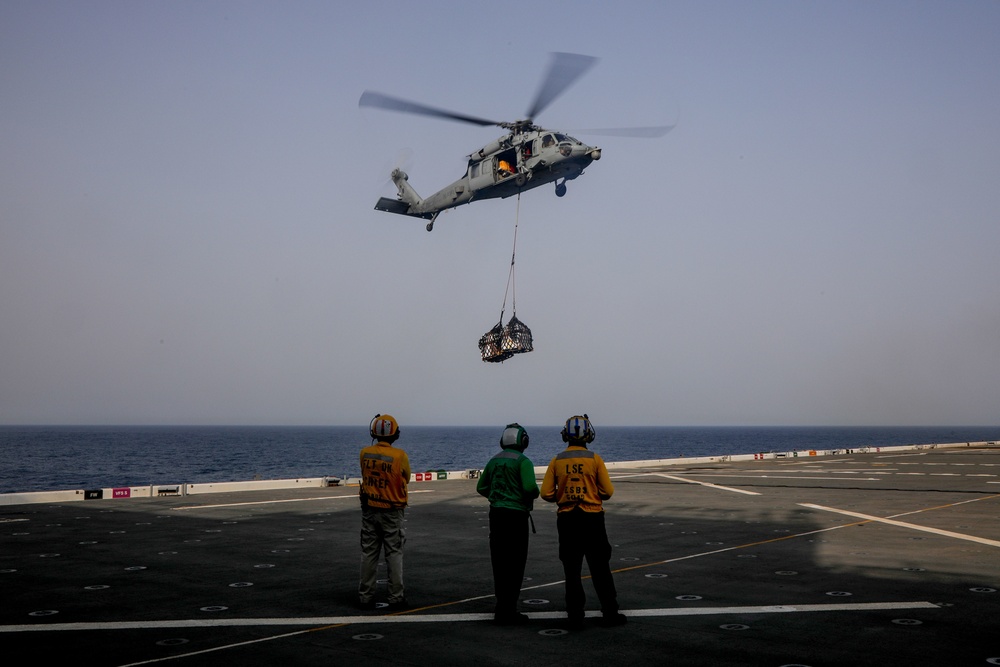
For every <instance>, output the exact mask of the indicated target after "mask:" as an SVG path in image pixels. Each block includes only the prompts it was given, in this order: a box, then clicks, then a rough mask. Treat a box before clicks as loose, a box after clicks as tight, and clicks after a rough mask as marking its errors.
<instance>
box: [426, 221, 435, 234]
mask: <svg viewBox="0 0 1000 667" xmlns="http://www.w3.org/2000/svg"><path fill="white" fill-rule="evenodd" d="M427 231H429V232H432V231H434V223H433V222H428V223H427Z"/></svg>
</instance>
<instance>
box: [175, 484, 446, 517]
mask: <svg viewBox="0 0 1000 667" xmlns="http://www.w3.org/2000/svg"><path fill="white" fill-rule="evenodd" d="M433 491H434V490H433V489H418V490H415V491H410V493H433ZM344 498H353V499H354V500H357V499H358V494H356V493H352V494H349V495H346V496H322V497H319V498H285V499H283V500H254V501H252V502H245V503H219V504H217V505H185V506H184V507H172V508H171V509H172V510H174V511H176V512H181V511H183V510H208V509H217V508H219V507H243V506H245V505H277V504H279V503H312V502H316V501H317V500H343V499H344Z"/></svg>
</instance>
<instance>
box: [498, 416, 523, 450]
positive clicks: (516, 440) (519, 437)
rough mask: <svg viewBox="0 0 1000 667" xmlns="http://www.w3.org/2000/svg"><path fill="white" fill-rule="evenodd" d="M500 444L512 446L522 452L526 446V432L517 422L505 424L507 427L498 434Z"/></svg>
mask: <svg viewBox="0 0 1000 667" xmlns="http://www.w3.org/2000/svg"><path fill="white" fill-rule="evenodd" d="M500 446H501V447H513V448H514V449H517V450H520V451H522V452H523V451H524V450H525V449H527V448H528V432H527V431H525V430H524V427H523V426H521V425H520V424H518V423H517V422H514V423H513V424H507V428H505V429H504V430H503V435H501V436H500Z"/></svg>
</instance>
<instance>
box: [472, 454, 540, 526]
mask: <svg viewBox="0 0 1000 667" xmlns="http://www.w3.org/2000/svg"><path fill="white" fill-rule="evenodd" d="M476 491H478V492H479V494H480V495H482V496H486V498H488V499H489V501H490V507H504V508H506V509H512V510H520V511H522V512H530V511H531V506H532V501H533V500H534V499H535V498H537V497H538V484H537V483H536V482H535V467H534V466H533V465H532V463H531V461H530V460H529V459H528V457H527V456H525V455H524V454H523V453H522V452H519V451H518V450H516V449H514V448H513V447H508V448H505V449H504V450H503V451H501V452H500V453H499V454H497V455H496V456H494V457H493V458H492V459H490V462H489V463H487V464H486V468H485V469H484V470H483V474H482V476H480V478H479V483H478V484H477V485H476Z"/></svg>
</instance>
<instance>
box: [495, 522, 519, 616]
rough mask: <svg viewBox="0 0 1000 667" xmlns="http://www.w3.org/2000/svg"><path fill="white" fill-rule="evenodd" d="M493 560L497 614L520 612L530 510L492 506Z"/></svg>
mask: <svg viewBox="0 0 1000 667" xmlns="http://www.w3.org/2000/svg"><path fill="white" fill-rule="evenodd" d="M490 560H491V561H492V563H493V592H494V593H496V597H497V605H496V614H497V615H499V616H505V615H513V614H516V613H517V601H518V598H519V597H520V595H521V586H522V584H523V583H524V565H525V563H526V562H527V561H528V513H527V512H521V511H518V510H512V509H506V508H504V507H491V508H490Z"/></svg>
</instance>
